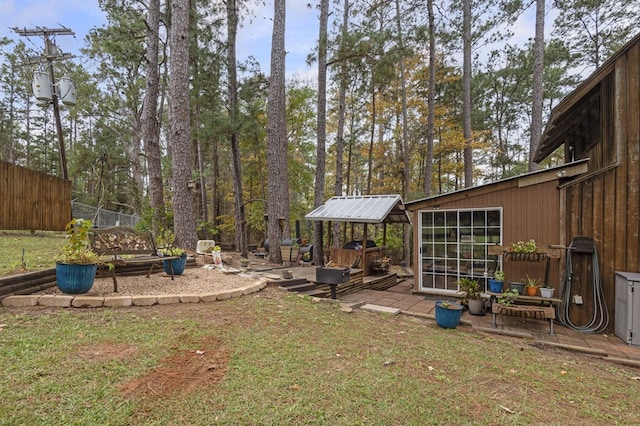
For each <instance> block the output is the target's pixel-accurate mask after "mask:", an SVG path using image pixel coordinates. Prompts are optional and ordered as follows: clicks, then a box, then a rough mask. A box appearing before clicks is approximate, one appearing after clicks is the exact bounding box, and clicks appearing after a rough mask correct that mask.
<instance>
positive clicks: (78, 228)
mask: <svg viewBox="0 0 640 426" xmlns="http://www.w3.org/2000/svg"><path fill="white" fill-rule="evenodd" d="M90 230H91V221H90V220H87V219H73V220H72V221H70V222H69V223H68V224H67V226H66V227H65V232H66V239H67V242H66V244H65V245H64V246H63V247H62V248H61V249H60V253H59V254H58V256H56V261H57V262H60V263H71V264H92V263H99V262H100V260H101V257H100V256H98V254H97V253H96V252H94V251H93V250H91V247H90V241H89V231H90Z"/></svg>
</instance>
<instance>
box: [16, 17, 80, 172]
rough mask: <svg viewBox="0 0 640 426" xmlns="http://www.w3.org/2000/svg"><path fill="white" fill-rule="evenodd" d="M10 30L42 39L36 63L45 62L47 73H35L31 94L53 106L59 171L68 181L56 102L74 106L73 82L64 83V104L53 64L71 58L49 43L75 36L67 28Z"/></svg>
mask: <svg viewBox="0 0 640 426" xmlns="http://www.w3.org/2000/svg"><path fill="white" fill-rule="evenodd" d="M12 29H13V31H15V32H16V33H18V34H19V35H21V36H24V37H30V36H39V37H42V38H43V39H44V54H43V55H42V57H41V58H39V59H38V61H39V62H45V63H46V64H47V68H48V73H45V72H38V73H36V75H35V76H34V81H33V92H34V95H35V96H36V99H38V100H39V101H45V102H49V99H48V98H50V101H51V104H52V105H53V116H54V119H55V124H56V133H57V136H58V150H59V152H60V169H61V171H62V178H63V179H69V175H68V172H67V156H66V154H65V148H64V137H63V134H62V122H61V120H60V107H59V104H58V101H59V100H60V101H62V102H63V103H65V104H66V103H67V102H68V104H70V105H72V104H75V85H73V82H71V84H69V82H65V83H64V87H65V90H66V95H68V96H69V97H68V98H67V102H65V99H64V98H60V95H61V91H60V87H59V85H56V79H55V75H54V72H53V62H54V61H59V60H64V59H70V58H72V57H73V56H72V55H71V54H70V53H62V52H61V51H60V50H59V49H58V47H57V46H56V44H55V43H54V42H52V41H51V37H53V36H56V35H75V33H74V32H73V31H71V30H70V29H69V28H65V27H63V28H53V29H51V28H41V27H36V28H35V29H27V28H22V29H20V28H12ZM46 77H48V79H46ZM63 78H65V77H63ZM46 80H48V81H46ZM61 80H62V79H61ZM69 81H70V80H69ZM56 88H57V89H56ZM59 98H60V99H59Z"/></svg>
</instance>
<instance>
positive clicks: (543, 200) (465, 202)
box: [409, 179, 563, 295]
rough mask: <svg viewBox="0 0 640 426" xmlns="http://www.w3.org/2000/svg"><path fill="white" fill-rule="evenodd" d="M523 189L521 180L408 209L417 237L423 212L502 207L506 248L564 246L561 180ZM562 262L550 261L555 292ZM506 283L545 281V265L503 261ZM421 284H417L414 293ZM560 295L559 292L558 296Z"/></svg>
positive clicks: (415, 205)
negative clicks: (512, 245)
mask: <svg viewBox="0 0 640 426" xmlns="http://www.w3.org/2000/svg"><path fill="white" fill-rule="evenodd" d="M519 183H520V185H522V183H523V182H522V180H512V181H509V182H508V183H504V184H496V185H492V186H488V187H487V188H482V187H478V189H477V190H471V191H469V193H468V194H467V195H465V196H451V197H448V196H446V195H445V196H442V197H439V198H437V199H432V200H425V201H424V202H421V203H417V204H414V205H412V206H410V207H409V210H410V211H411V212H412V215H413V218H412V222H413V226H414V235H420V230H419V229H418V227H419V226H420V221H419V220H418V213H419V211H420V210H431V209H442V210H444V209H468V208H482V209H484V208H492V207H502V226H503V229H502V238H503V245H508V244H510V243H513V242H516V241H528V240H530V239H534V240H535V241H536V244H537V245H538V247H541V248H546V247H548V246H549V245H550V244H563V242H562V241H559V239H560V191H559V189H558V184H559V182H558V180H557V179H555V180H552V181H548V182H543V183H538V184H533V185H529V186H524V187H522V186H519ZM413 240H414V265H417V264H418V256H420V252H419V247H418V243H419V241H418V240H419V238H414V239H413ZM559 263H560V262H559V260H558V259H551V261H550V269H549V284H551V285H552V286H554V287H555V288H556V289H557V288H559V283H560V281H559V280H560V269H559ZM503 268H504V271H505V275H506V280H507V281H514V280H520V279H521V278H523V277H524V276H525V274H528V275H529V276H530V277H532V278H540V279H541V280H542V279H543V278H544V270H545V262H513V261H506V260H503ZM418 285H419V283H418V282H417V280H416V283H415V289H416V290H418ZM556 295H557V292H556Z"/></svg>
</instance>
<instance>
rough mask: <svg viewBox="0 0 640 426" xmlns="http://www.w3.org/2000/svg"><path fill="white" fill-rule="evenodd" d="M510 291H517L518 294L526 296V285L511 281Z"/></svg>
mask: <svg viewBox="0 0 640 426" xmlns="http://www.w3.org/2000/svg"><path fill="white" fill-rule="evenodd" d="M509 290H515V291H517V292H518V294H524V283H523V282H520V281H509Z"/></svg>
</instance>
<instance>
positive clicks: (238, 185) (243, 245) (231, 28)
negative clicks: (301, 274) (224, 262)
mask: <svg viewBox="0 0 640 426" xmlns="http://www.w3.org/2000/svg"><path fill="white" fill-rule="evenodd" d="M237 32H238V7H237V5H236V0H227V74H228V75H227V84H228V87H227V95H228V101H229V130H230V132H229V139H230V145H231V158H232V173H233V193H234V207H235V228H236V232H235V235H236V250H238V251H239V252H240V253H241V254H242V256H244V257H246V256H247V251H248V246H247V226H246V222H245V215H244V198H243V195H242V170H241V164H240V143H239V142H238V75H237V64H236V35H237Z"/></svg>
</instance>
